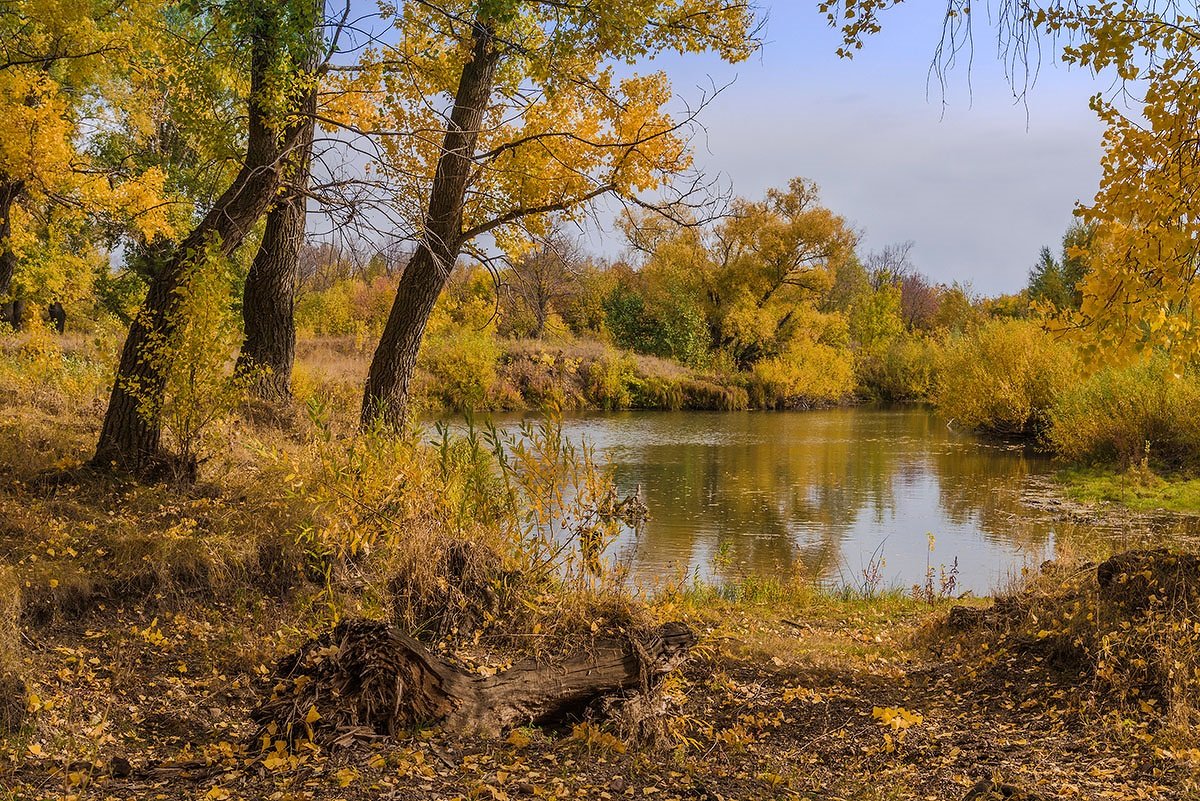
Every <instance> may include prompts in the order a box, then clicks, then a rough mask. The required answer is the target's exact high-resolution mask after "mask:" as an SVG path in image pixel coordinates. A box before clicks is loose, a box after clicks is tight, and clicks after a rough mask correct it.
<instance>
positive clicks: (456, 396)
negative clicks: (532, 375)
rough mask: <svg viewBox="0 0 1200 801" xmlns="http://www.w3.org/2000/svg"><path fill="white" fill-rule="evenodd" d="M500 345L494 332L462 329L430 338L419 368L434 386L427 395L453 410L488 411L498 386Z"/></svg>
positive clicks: (430, 387) (423, 351)
mask: <svg viewBox="0 0 1200 801" xmlns="http://www.w3.org/2000/svg"><path fill="white" fill-rule="evenodd" d="M499 359H500V346H499V344H498V343H497V342H496V338H495V337H493V336H492V333H491V331H489V330H484V331H475V330H472V329H470V328H464V329H461V330H459V331H457V332H455V333H453V334H450V335H435V336H430V337H427V338H426V340H425V343H424V344H423V345H422V346H421V354H420V365H421V367H422V369H424V370H425V372H426V373H428V375H429V377H430V379H431V384H430V386H429V387H428V390H427V392H428V396H429V397H430V398H431V399H433V400H435V401H436V402H438V403H439V404H440V405H441V406H443V407H444V408H447V409H452V410H454V411H459V412H463V411H470V410H472V409H483V408H487V407H488V405H489V402H490V400H491V397H492V392H493V389H494V388H495V386H496V364H497V362H498V361H499Z"/></svg>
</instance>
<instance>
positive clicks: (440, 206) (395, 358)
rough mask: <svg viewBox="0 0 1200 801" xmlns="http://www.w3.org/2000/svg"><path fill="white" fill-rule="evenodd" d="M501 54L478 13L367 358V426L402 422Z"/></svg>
mask: <svg viewBox="0 0 1200 801" xmlns="http://www.w3.org/2000/svg"><path fill="white" fill-rule="evenodd" d="M499 62H500V51H499V49H498V48H497V45H496V40H495V36H494V33H493V31H492V29H491V27H490V24H489V23H488V22H487V21H486V20H476V22H475V26H474V42H473V46H472V49H471V60H470V62H468V63H467V64H466V65H465V66H464V67H463V71H462V75H461V76H459V82H458V91H457V92H456V93H455V96H454V109H453V110H452V111H451V113H450V124H449V126H448V127H447V129H446V135H445V137H444V139H443V141H442V151H441V152H442V155H441V157H440V158H439V159H438V165H437V171H436V172H435V174H434V178H433V187H432V188H431V190H430V194H429V206H428V209H427V211H426V214H425V226H424V233H423V236H422V239H421V243H420V245H419V246H418V248H417V252H416V253H415V254H414V255H413V258H412V261H410V262H409V264H408V266H407V267H406V268H405V269H404V273H403V274H402V275H401V276H400V286H399V287H398V288H397V290H396V299H395V301H394V302H393V303H392V310H391V312H390V313H389V314H388V320H387V324H386V325H385V326H384V329H383V336H382V337H381V338H380V340H379V346H378V347H377V348H376V349H375V356H374V358H373V359H372V360H371V370H370V373H369V374H368V376H367V385H366V388H365V390H364V392H363V403H362V415H361V424H362V426H363V427H364V428H369V427H371V426H373V425H381V426H383V427H384V428H387V429H390V430H394V431H398V430H400V429H401V428H403V426H404V422H405V416H406V415H407V412H408V401H409V387H410V385H411V382H412V375H413V371H414V369H415V368H416V364H417V351H418V350H419V349H420V347H421V338H422V337H423V336H424V334H425V326H426V324H427V323H428V322H429V315H430V313H432V311H433V307H434V304H435V303H437V299H438V296H439V295H440V294H441V293H442V289H444V288H445V286H446V282H447V280H449V278H450V271H451V270H453V269H454V262H455V261H456V260H457V259H458V254H459V252H460V250H461V249H462V230H463V206H464V203H465V198H466V192H467V187H468V184H469V182H470V178H471V168H472V165H473V157H474V155H475V148H476V144H477V143H478V140H479V129H480V127H481V126H482V124H483V117H484V113H485V112H486V111H487V107H488V104H489V102H490V101H491V97H492V89H493V86H494V84H495V79H496V67H497V65H498V64H499Z"/></svg>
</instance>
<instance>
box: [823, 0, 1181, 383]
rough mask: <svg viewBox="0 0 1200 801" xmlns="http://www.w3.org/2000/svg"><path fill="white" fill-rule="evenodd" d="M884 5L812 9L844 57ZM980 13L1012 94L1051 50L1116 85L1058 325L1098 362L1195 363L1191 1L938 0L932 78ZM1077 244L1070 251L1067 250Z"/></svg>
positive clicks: (1104, 111)
mask: <svg viewBox="0 0 1200 801" xmlns="http://www.w3.org/2000/svg"><path fill="white" fill-rule="evenodd" d="M896 5H898V4H897V3H896V2H894V0H822V2H821V3H819V8H820V9H821V10H822V11H823V12H824V13H826V15H827V18H828V20H829V23H830V24H831V25H833V26H835V27H838V28H840V30H841V32H842V34H843V44H842V47H841V48H840V49H839V53H840V54H841V55H844V56H852V55H853V53H854V51H855V50H857V49H858V48H861V47H862V46H863V43H864V40H865V39H866V38H867V37H868V36H870V35H871V34H873V33H875V32H877V31H879V30H880V29H881V25H882V21H881V15H882V14H884V13H885V12H886V11H887V10H888V9H890V8H892V7H894V6H896ZM981 13H983V14H986V19H987V20H988V21H989V22H990V23H991V24H993V25H994V27H995V28H996V31H997V34H998V41H999V45H1000V52H1001V55H1002V57H1003V58H1004V59H1005V61H1006V64H1007V65H1008V66H1009V67H1010V68H1012V72H1011V74H1012V75H1013V77H1014V79H1015V81H1016V82H1017V84H1018V87H1019V88H1020V90H1021V91H1025V90H1026V89H1027V88H1028V87H1029V84H1030V83H1031V76H1035V75H1036V59H1037V57H1038V55H1039V54H1040V53H1041V52H1043V50H1042V48H1043V47H1045V46H1046V45H1049V47H1050V48H1052V49H1051V52H1054V51H1057V53H1058V54H1059V57H1060V58H1061V59H1062V60H1063V61H1064V62H1065V63H1067V64H1068V65H1072V66H1077V67H1081V68H1083V69H1086V70H1089V71H1092V72H1093V73H1096V74H1097V75H1101V74H1103V75H1109V76H1112V77H1113V78H1114V79H1115V80H1114V81H1113V82H1112V86H1113V88H1112V89H1111V90H1110V91H1109V93H1108V94H1105V93H1103V92H1102V93H1099V94H1097V95H1095V96H1094V97H1093V98H1092V99H1091V106H1092V108H1093V109H1094V110H1095V112H1096V113H1097V114H1098V115H1099V117H1100V119H1101V121H1102V122H1103V123H1104V124H1105V126H1106V130H1105V133H1104V141H1103V146H1104V156H1103V159H1102V165H1101V166H1102V176H1101V181H1100V189H1099V192H1097V194H1096V196H1095V198H1094V199H1093V201H1092V202H1091V203H1089V204H1085V205H1081V206H1080V207H1079V208H1078V209H1077V215H1078V216H1079V218H1080V219H1081V221H1082V222H1083V223H1084V224H1085V225H1086V226H1088V227H1089V228H1090V229H1092V239H1091V242H1090V246H1089V247H1088V248H1087V253H1088V258H1089V264H1088V269H1087V272H1086V276H1085V277H1084V278H1083V281H1082V283H1081V284H1080V286H1079V293H1080V297H1079V308H1078V309H1077V310H1073V309H1067V310H1065V311H1064V312H1063V313H1062V315H1061V316H1060V318H1059V325H1058V327H1059V328H1060V329H1061V330H1064V331H1071V332H1082V333H1083V334H1085V337H1084V342H1085V345H1086V346H1087V349H1088V350H1090V351H1091V352H1092V353H1094V354H1106V355H1112V354H1119V353H1133V352H1147V351H1150V350H1152V349H1166V350H1169V351H1170V352H1171V353H1172V354H1173V355H1174V356H1175V357H1176V358H1178V359H1180V360H1182V361H1192V360H1194V359H1195V358H1196V357H1197V356H1200V337H1198V336H1196V325H1197V322H1196V306H1197V301H1200V296H1198V295H1200V285H1198V282H1197V280H1196V276H1197V271H1198V267H1200V216H1198V215H1197V214H1196V213H1195V197H1196V196H1197V192H1198V191H1200V150H1198V149H1197V147H1196V141H1197V131H1200V64H1198V62H1197V54H1198V53H1200V47H1197V45H1198V44H1200V20H1198V19H1197V15H1196V7H1195V4H1189V3H1179V2H1175V1H1174V0H1111V2H1085V0H1067V1H1066V2H1034V0H1019V1H1018V2H1000V3H990V2H989V3H983V4H979V3H971V2H969V0H947V3H946V17H945V19H946V22H945V26H944V28H943V40H942V44H941V46H940V47H939V49H938V58H937V60H936V61H935V66H936V67H937V68H938V69H939V70H941V69H944V68H945V67H946V66H948V65H950V64H952V63H953V61H954V58H955V56H956V55H957V54H958V53H959V52H960V51H961V50H962V49H963V48H966V47H969V46H970V44H971V42H972V41H973V39H972V34H971V29H972V25H973V22H974V21H975V20H976V19H978V18H980V15H981ZM1078 253H1079V250H1078V249H1072V255H1077V254H1078Z"/></svg>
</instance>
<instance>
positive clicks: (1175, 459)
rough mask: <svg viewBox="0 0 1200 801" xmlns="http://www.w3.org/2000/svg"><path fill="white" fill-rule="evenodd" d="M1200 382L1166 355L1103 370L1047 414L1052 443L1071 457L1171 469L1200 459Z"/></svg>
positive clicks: (1189, 465)
mask: <svg viewBox="0 0 1200 801" xmlns="http://www.w3.org/2000/svg"><path fill="white" fill-rule="evenodd" d="M1198 409H1200V381H1198V380H1197V376H1196V374H1195V373H1194V372H1192V371H1188V372H1186V373H1176V372H1175V369H1174V368H1173V366H1172V365H1171V364H1170V362H1169V361H1168V359H1167V358H1166V357H1165V356H1157V357H1154V358H1152V359H1150V360H1148V361H1145V362H1141V363H1138V364H1134V365H1129V366H1122V367H1110V368H1108V369H1104V370H1101V371H1100V372H1098V373H1096V374H1095V375H1093V376H1091V377H1090V378H1088V379H1087V380H1086V381H1083V382H1080V383H1078V384H1076V385H1075V386H1073V387H1071V388H1069V389H1068V390H1066V391H1065V392H1063V394H1062V395H1061V396H1060V397H1059V399H1058V401H1057V402H1056V403H1055V404H1054V406H1053V408H1052V409H1051V411H1050V415H1049V427H1048V429H1047V431H1046V443H1047V444H1048V446H1049V447H1050V449H1051V450H1053V451H1054V453H1055V454H1057V455H1058V456H1060V457H1062V458H1063V459H1065V460H1067V461H1070V462H1077V463H1091V464H1097V463H1100V464H1115V465H1117V466H1118V467H1121V468H1130V467H1134V466H1136V465H1139V464H1141V463H1142V462H1143V461H1146V462H1147V463H1150V464H1154V465H1156V466H1161V467H1167V468H1170V469H1179V468H1194V467H1196V466H1197V464H1198V463H1200V418H1198V417H1197V410H1198Z"/></svg>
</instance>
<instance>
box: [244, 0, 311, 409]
mask: <svg viewBox="0 0 1200 801" xmlns="http://www.w3.org/2000/svg"><path fill="white" fill-rule="evenodd" d="M324 10H325V4H324V0H315V2H313V3H312V8H311V11H312V14H313V19H312V21H311V22H312V24H311V31H312V34H311V37H310V41H309V45H310V47H309V51H308V53H307V54H306V56H305V60H304V64H303V65H302V68H303V70H304V72H306V73H308V74H309V75H311V76H313V77H312V80H313V81H314V83H313V85H312V87H311V88H310V89H309V91H308V92H307V93H306V95H305V97H304V109H303V114H302V115H301V116H300V117H299V119H298V120H297V121H296V122H295V123H294V124H293V126H292V129H291V130H290V131H289V132H288V135H287V138H288V139H294V140H295V141H296V144H295V146H294V148H293V149H292V151H291V152H290V153H288V154H287V155H286V159H285V163H284V180H285V182H286V184H287V190H286V191H285V193H284V194H283V195H282V196H281V197H280V199H279V200H278V201H277V202H276V204H275V205H274V206H272V207H271V210H270V211H269V212H268V213H267V225H266V229H265V230H264V231H263V239H262V243H261V244H260V245H259V248H258V253H256V254H255V256H254V262H253V263H252V264H251V266H250V273H249V274H248V275H247V276H246V287H245V290H244V292H243V295H242V322H243V325H244V332H245V334H244V339H243V341H242V348H241V352H240V353H239V354H238V360H237V367H236V369H237V371H239V372H248V373H253V374H254V376H253V379H254V380H253V383H252V385H251V389H252V391H253V392H254V393H255V394H256V395H258V396H259V397H260V398H262V399H264V400H268V401H276V402H277V401H282V400H286V399H287V398H289V397H290V396H291V394H292V390H291V387H292V366H293V364H294V363H295V360H296V323H295V318H294V316H293V315H294V312H295V306H296V281H297V275H298V271H299V265H300V249H301V247H302V246H303V245H304V229H305V223H306V220H307V214H306V205H307V195H308V186H309V181H310V175H311V166H312V147H313V133H314V127H315V119H316V113H317V88H318V87H317V84H316V73H317V71H318V69H319V67H320V60H321V51H322V46H323V44H324V42H323V38H322V28H321V21H322V19H323V16H324Z"/></svg>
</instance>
